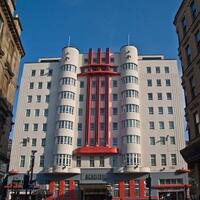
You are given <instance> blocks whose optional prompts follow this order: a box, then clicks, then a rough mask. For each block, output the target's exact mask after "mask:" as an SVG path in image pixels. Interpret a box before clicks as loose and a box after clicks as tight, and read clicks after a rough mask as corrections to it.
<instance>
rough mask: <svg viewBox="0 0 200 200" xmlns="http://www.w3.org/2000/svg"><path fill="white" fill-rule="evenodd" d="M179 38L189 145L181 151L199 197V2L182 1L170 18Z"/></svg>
mask: <svg viewBox="0 0 200 200" xmlns="http://www.w3.org/2000/svg"><path fill="white" fill-rule="evenodd" d="M174 24H175V26H176V30H177V34H178V38H179V57H180V59H181V63H182V71H183V76H182V85H183V89H184V91H185V101H186V108H185V112H186V120H187V124H188V133H189V144H188V145H187V147H186V148H184V149H183V150H182V151H181V154H182V155H183V157H184V159H185V160H186V162H187V163H188V164H189V168H190V169H191V170H192V174H193V176H194V177H195V178H196V182H195V184H194V185H195V186H196V188H194V189H195V191H194V192H195V193H197V194H198V195H199V196H200V148H199V147H200V1H199V0H193V1H190V0H187V1H183V2H182V4H181V6H180V8H179V10H178V12H177V14H176V17H175V20H174Z"/></svg>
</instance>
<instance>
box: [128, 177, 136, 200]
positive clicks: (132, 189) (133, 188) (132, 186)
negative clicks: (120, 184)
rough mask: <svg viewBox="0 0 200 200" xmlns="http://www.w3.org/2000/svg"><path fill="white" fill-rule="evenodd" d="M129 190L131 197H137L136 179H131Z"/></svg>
mask: <svg viewBox="0 0 200 200" xmlns="http://www.w3.org/2000/svg"><path fill="white" fill-rule="evenodd" d="M129 191H130V198H133V199H134V198H135V182H134V180H133V179H132V180H130V181H129Z"/></svg>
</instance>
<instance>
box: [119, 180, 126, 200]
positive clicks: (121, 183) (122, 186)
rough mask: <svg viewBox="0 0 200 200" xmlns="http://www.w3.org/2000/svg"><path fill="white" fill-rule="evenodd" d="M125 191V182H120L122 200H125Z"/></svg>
mask: <svg viewBox="0 0 200 200" xmlns="http://www.w3.org/2000/svg"><path fill="white" fill-rule="evenodd" d="M124 194H125V191H124V181H120V182H119V197H120V199H124V196H125V195H124Z"/></svg>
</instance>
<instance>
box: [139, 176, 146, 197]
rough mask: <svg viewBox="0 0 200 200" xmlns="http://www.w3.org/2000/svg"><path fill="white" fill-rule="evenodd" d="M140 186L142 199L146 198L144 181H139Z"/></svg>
mask: <svg viewBox="0 0 200 200" xmlns="http://www.w3.org/2000/svg"><path fill="white" fill-rule="evenodd" d="M139 186H140V198H143V197H144V196H145V184H144V180H143V179H140V180H139Z"/></svg>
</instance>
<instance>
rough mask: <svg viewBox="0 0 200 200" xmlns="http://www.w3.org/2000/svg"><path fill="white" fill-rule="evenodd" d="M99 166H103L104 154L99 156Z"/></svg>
mask: <svg viewBox="0 0 200 200" xmlns="http://www.w3.org/2000/svg"><path fill="white" fill-rule="evenodd" d="M99 167H104V156H99Z"/></svg>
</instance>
